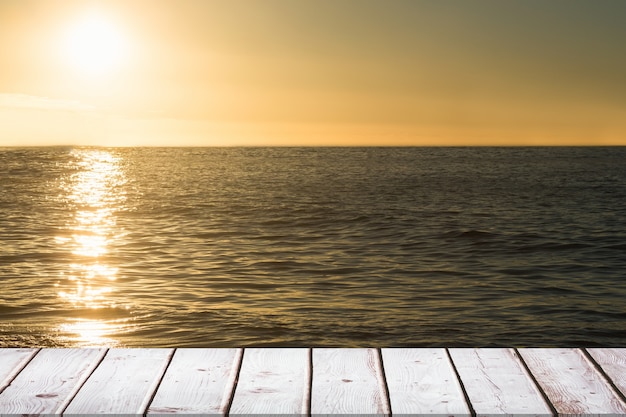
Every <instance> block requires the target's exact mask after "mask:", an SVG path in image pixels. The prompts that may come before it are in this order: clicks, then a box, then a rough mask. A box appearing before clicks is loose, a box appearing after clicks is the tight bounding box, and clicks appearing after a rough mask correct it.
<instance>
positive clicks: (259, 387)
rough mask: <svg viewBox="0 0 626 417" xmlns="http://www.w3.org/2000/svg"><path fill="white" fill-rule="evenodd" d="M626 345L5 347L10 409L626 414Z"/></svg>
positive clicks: (23, 412)
mask: <svg viewBox="0 0 626 417" xmlns="http://www.w3.org/2000/svg"><path fill="white" fill-rule="evenodd" d="M624 394H626V348H623V349H621V348H611V349H608V348H597V349H595V348H594V349H591V348H589V349H534V348H533V349H531V348H525V349H512V348H502V349H445V348H427V349H399V348H398V349H396V348H390V349H330V348H314V349H307V348H289V349H275V348H268V349H260V348H247V349H21V348H16V349H0V415H1V416H33V415H65V416H78V415H97V414H108V415H118V416H119V415H126V416H131V415H140V416H143V415H146V416H159V415H169V414H187V415H231V416H245V415H272V414H273V415H303V416H307V415H310V416H330V415H341V414H346V415H360V416H374V415H413V416H416V415H423V416H425V415H429V416H442V417H443V416H504V415H506V416H557V415H558V416H574V415H576V416H626V397H625V395H624Z"/></svg>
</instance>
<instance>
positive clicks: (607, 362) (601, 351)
mask: <svg viewBox="0 0 626 417" xmlns="http://www.w3.org/2000/svg"><path fill="white" fill-rule="evenodd" d="M587 352H589V354H590V355H591V357H592V358H593V359H594V360H595V361H596V362H597V363H598V365H600V367H601V368H602V370H603V371H604V372H605V373H606V374H607V375H608V377H609V378H610V379H611V381H612V382H613V384H615V386H616V387H617V388H618V389H619V390H620V391H621V392H622V394H624V395H626V348H590V349H587Z"/></svg>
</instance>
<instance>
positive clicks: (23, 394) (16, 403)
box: [0, 349, 106, 415]
mask: <svg viewBox="0 0 626 417" xmlns="http://www.w3.org/2000/svg"><path fill="white" fill-rule="evenodd" d="M105 353H106V350H105V349H43V350H41V351H40V352H39V353H37V355H36V356H35V357H34V358H33V360H32V361H30V362H29V364H28V366H27V367H25V368H24V369H23V370H22V371H21V372H20V373H19V374H17V376H16V377H15V379H14V380H13V381H12V382H11V384H10V385H9V386H8V387H6V388H5V390H4V391H2V394H0V414H2V415H33V414H61V413H62V412H63V410H64V409H65V407H66V406H67V404H68V403H69V402H70V400H71V399H72V398H73V397H74V395H75V394H76V393H77V392H78V389H79V388H80V387H81V386H82V384H83V382H85V380H86V379H87V377H88V376H89V375H90V374H91V372H92V371H93V370H94V369H95V368H96V366H97V365H98V363H99V362H100V360H101V359H102V357H103V356H104V354H105Z"/></svg>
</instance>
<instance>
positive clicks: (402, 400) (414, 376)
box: [382, 348, 471, 416]
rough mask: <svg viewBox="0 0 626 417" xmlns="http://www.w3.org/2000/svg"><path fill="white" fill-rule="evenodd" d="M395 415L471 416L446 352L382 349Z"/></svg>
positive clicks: (440, 349)
mask: <svg viewBox="0 0 626 417" xmlns="http://www.w3.org/2000/svg"><path fill="white" fill-rule="evenodd" d="M382 358H383V368H384V370H385V377H386V380H387V388H388V389H389V398H390V400H391V411H392V412H393V415H403V414H405V415H406V414H409V415H426V414H428V415H445V416H470V415H471V413H470V410H469V408H468V406H467V403H466V401H465V396H464V395H463V390H462V388H461V384H460V383H459V380H458V378H457V377H456V374H455V373H454V369H453V368H452V364H451V363H450V359H449V358H448V355H447V353H446V350H445V349H442V348H437V349H382Z"/></svg>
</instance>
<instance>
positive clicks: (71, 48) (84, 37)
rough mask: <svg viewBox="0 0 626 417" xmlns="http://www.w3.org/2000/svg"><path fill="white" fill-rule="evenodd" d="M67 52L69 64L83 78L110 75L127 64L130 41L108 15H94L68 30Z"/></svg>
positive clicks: (86, 16) (82, 19)
mask: <svg viewBox="0 0 626 417" xmlns="http://www.w3.org/2000/svg"><path fill="white" fill-rule="evenodd" d="M64 49H65V55H66V59H67V62H68V64H69V65H70V66H71V68H72V69H73V70H75V71H77V72H78V73H80V74H81V75H89V76H99V75H107V74H110V73H112V72H113V71H116V70H118V69H119V68H120V67H121V65H122V64H123V63H124V60H125V59H126V57H127V52H128V40H127V39H126V38H125V36H124V35H123V33H122V31H121V29H120V28H119V27H118V26H117V25H116V24H115V22H114V21H113V20H111V19H109V18H108V16H106V15H104V14H102V13H98V12H91V13H89V14H86V15H84V16H82V17H80V18H79V19H78V20H77V21H76V22H75V23H74V24H73V25H71V26H70V27H69V28H68V30H67V32H66V34H65V38H64Z"/></svg>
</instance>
